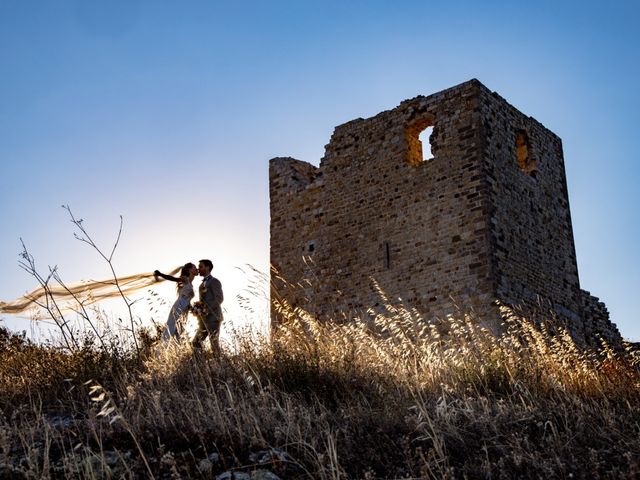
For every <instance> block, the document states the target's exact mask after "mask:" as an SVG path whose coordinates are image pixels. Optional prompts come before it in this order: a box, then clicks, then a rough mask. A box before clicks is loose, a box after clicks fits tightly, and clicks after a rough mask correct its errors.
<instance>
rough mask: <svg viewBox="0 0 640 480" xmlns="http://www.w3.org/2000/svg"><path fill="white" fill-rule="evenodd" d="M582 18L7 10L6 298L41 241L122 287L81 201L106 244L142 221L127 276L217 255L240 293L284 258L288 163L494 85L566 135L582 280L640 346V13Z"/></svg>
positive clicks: (66, 270) (343, 11)
mask: <svg viewBox="0 0 640 480" xmlns="http://www.w3.org/2000/svg"><path fill="white" fill-rule="evenodd" d="M576 5H577V4H576ZM576 5H571V3H563V2H537V3H536V4H522V5H514V4H513V3H512V2H510V3H508V2H482V3H478V2H448V3H444V4H438V5H435V4H433V3H432V2H417V1H415V2H414V1H407V2H401V3H389V2H337V1H335V2H334V1H330V2H251V4H246V3H245V2H238V3H228V4H219V3H217V2H206V1H195V2H190V3H189V6H188V7H187V6H185V5H180V4H177V3H175V4H174V3H171V2H151V1H142V0H140V1H135V0H134V1H127V2H125V1H124V0H122V1H117V2H113V1H109V2H107V1H98V2H81V1H80V0H77V1H69V2H63V3H60V2H54V1H45V2H39V3H38V6H37V8H34V6H33V5H32V4H31V3H29V2H18V1H5V2H1V3H0V61H1V62H2V65H3V75H2V76H1V77H0V87H1V88H0V107H1V108H0V179H1V180H2V189H0V204H1V205H2V208H1V209H0V222H1V223H2V226H3V228H2V229H0V252H2V255H1V256H0V272H1V273H2V275H0V298H2V299H12V298H15V297H17V296H19V295H21V294H23V293H25V292H26V291H28V290H30V289H31V288H33V286H34V285H33V280H32V279H31V278H29V277H28V276H26V275H25V274H24V273H23V272H22V271H21V270H20V269H19V268H18V266H17V259H18V257H17V255H18V253H19V252H20V242H19V238H20V237H22V238H24V240H25V242H26V244H27V246H28V247H29V248H30V249H31V250H32V253H33V254H34V255H35V257H36V259H37V260H38V262H39V264H40V265H41V266H42V267H44V268H45V269H46V267H47V265H58V266H59V267H60V269H61V271H62V273H63V275H64V278H66V279H68V280H69V281H75V280H79V279H82V278H97V277H103V276H104V274H105V267H104V265H102V264H101V263H100V261H99V260H98V259H96V258H95V255H94V254H93V252H90V251H89V250H88V249H85V248H83V247H84V246H83V245H78V244H77V243H75V241H74V239H73V237H72V228H71V225H70V224H69V223H68V221H67V218H66V217H65V213H64V211H63V210H62V209H60V207H59V205H61V204H69V205H70V206H71V207H72V208H73V209H74V211H75V212H76V213H77V214H78V215H79V216H81V217H83V218H85V219H86V222H87V225H88V226H89V227H90V228H91V229H92V231H93V232H95V234H96V236H97V239H98V240H99V241H100V244H101V245H109V244H110V242H112V240H113V238H114V236H115V233H116V232H117V226H118V221H119V215H123V216H124V219H125V229H124V232H123V238H122V243H121V245H120V247H119V250H118V253H117V254H116V256H115V263H116V267H117V271H118V272H119V273H122V274H127V273H131V272H138V271H149V270H152V269H154V268H161V267H162V268H164V267H165V266H169V267H170V266H174V265H179V264H181V263H184V262H185V261H189V260H191V261H195V260H198V259H199V258H200V257H211V258H212V259H213V260H214V262H215V263H216V265H218V267H217V269H216V273H217V274H218V275H219V278H220V279H221V280H222V282H223V284H224V285H227V287H226V288H227V289H228V290H229V292H232V291H233V290H234V289H235V290H236V291H239V290H241V286H242V285H241V284H242V280H240V279H238V280H236V279H235V277H234V273H233V272H234V267H235V266H240V265H243V264H245V263H251V264H254V265H256V266H257V267H258V268H261V269H263V270H266V269H267V266H268V248H269V237H268V225H269V218H268V176H267V160H268V159H269V158H271V157H274V156H293V157H296V158H299V159H301V160H306V161H309V162H311V163H314V164H317V163H318V162H319V160H320V158H321V157H322V155H323V147H324V145H325V144H326V143H327V142H328V140H329V138H330V135H331V132H332V130H333V127H334V126H336V125H338V124H340V123H343V122H345V121H348V120H351V119H353V118H357V117H367V116H370V115H373V114H376V113H377V112H379V111H382V110H385V109H388V108H392V107H394V106H395V105H397V104H398V103H399V102H400V101H401V100H403V99H406V98H411V97H413V96H415V95H418V94H429V93H432V92H436V91H439V90H442V89H444V88H447V87H449V86H452V85H455V84H457V83H460V82H462V81H465V80H468V79H470V78H473V77H475V78H478V79H480V80H481V81H482V82H483V83H484V84H485V85H487V86H488V87H489V88H492V89H494V90H496V91H498V92H499V93H500V95H502V96H503V97H505V98H506V99H507V100H508V101H510V102H511V103H513V104H514V105H515V106H516V107H517V108H519V109H520V110H521V111H523V112H525V113H526V114H528V115H532V116H533V117H535V118H536V119H538V120H540V121H541V122H542V123H543V124H544V125H545V126H546V127H548V128H549V129H551V130H552V131H554V132H555V133H557V134H558V135H559V136H560V137H561V138H562V139H563V145H564V153H565V162H566V169H567V178H568V184H569V185H568V187H569V197H570V201H571V210H572V219H573V226H574V233H575V240H576V250H577V257H578V264H579V265H578V266H579V272H580V280H581V285H582V286H583V287H584V288H585V289H587V290H589V291H591V292H592V293H593V294H595V295H596V296H598V297H600V298H602V299H603V300H604V301H605V302H606V303H607V305H608V307H609V309H610V311H611V314H612V319H613V320H614V321H615V322H617V323H618V325H619V326H620V329H621V331H622V333H623V334H624V335H625V336H627V337H631V338H635V339H640V327H639V326H638V325H637V324H636V323H635V322H634V321H633V318H634V316H635V315H636V313H635V312H636V306H635V305H634V303H633V299H634V296H635V292H636V290H637V288H636V286H637V285H638V284H640V273H639V272H640V268H639V267H640V253H638V249H637V248H636V246H635V244H636V243H637V239H638V237H639V236H640V219H639V217H638V215H637V213H636V210H637V205H638V199H637V194H636V186H635V184H636V182H637V179H638V178H639V177H640V166H639V165H638V162H635V161H634V158H635V157H634V155H635V151H636V148H635V145H634V142H635V140H634V139H635V138H636V137H637V135H636V132H635V129H636V125H638V123H639V122H638V112H640V101H639V94H638V90H637V87H636V85H635V79H636V78H638V74H639V73H640V72H639V71H638V70H639V69H640V67H639V65H640V61H639V60H640V59H639V58H638V56H639V55H640V53H639V52H640V48H638V45H639V44H640V41H639V40H640V39H639V38H638V30H637V28H636V25H635V23H634V22H635V19H636V18H637V17H638V13H639V8H640V7H639V6H638V5H637V4H636V3H634V2H614V4H601V3H594V2H581V3H580V4H579V6H578V7H579V8H578V7H577V6H576ZM167 296H168V297H169V299H170V298H171V296H172V295H171V294H170V292H168V293H167ZM234 301H235V300H234V297H233V294H229V295H228V296H227V300H226V302H225V303H226V306H227V308H231V306H230V305H231V303H229V302H234ZM16 325H17V324H16ZM25 328H26V327H25Z"/></svg>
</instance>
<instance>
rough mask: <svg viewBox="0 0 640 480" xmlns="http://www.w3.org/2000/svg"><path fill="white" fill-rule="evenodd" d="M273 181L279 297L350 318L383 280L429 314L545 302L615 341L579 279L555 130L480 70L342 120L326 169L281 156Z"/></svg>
mask: <svg viewBox="0 0 640 480" xmlns="http://www.w3.org/2000/svg"><path fill="white" fill-rule="evenodd" d="M430 127H432V129H431V128H430ZM425 129H429V130H428V131H429V132H431V134H430V136H429V137H428V139H424V142H423V141H421V139H420V134H421V132H423V131H424V130H425ZM426 142H429V143H430V148H431V155H425V152H426V151H427V145H426ZM425 157H429V158H425ZM269 180H270V197H271V202H270V205H271V264H272V266H273V267H274V268H275V269H277V272H278V275H277V276H276V275H273V278H272V283H273V285H274V286H273V288H272V297H273V298H275V299H278V298H281V299H286V300H287V301H288V302H289V303H290V304H291V305H293V306H298V307H301V308H304V309H305V310H307V311H308V312H310V313H311V314H313V315H315V316H317V317H318V318H321V319H322V318H345V317H346V318H348V317H350V316H355V315H362V314H363V313H364V312H365V311H366V310H367V309H369V308H373V309H376V308H377V307H379V306H380V304H381V302H383V300H382V299H381V297H380V294H379V292H377V291H376V290H375V289H374V288H373V282H374V281H375V282H377V284H378V285H379V286H380V288H381V289H382V290H383V291H384V292H385V293H386V295H387V296H388V297H389V298H390V299H392V300H393V299H397V298H401V299H402V301H403V302H404V304H405V305H408V306H410V307H414V308H416V309H417V310H418V311H419V312H420V313H421V314H422V315H423V317H424V318H425V319H426V321H431V320H432V319H436V318H440V319H442V318H445V317H446V315H447V314H449V313H453V312H455V311H456V310H457V309H459V308H462V309H463V310H464V309H468V308H473V309H474V310H475V311H476V312H477V313H478V314H479V315H480V316H481V317H483V318H495V319H498V311H497V307H496V306H495V301H496V300H499V301H501V302H502V303H505V304H508V305H522V306H534V305H540V304H543V305H548V306H550V307H551V308H552V309H553V310H554V311H555V312H556V313H557V314H558V315H559V316H560V317H561V318H563V319H564V320H565V321H567V324H568V325H569V327H570V328H571V330H572V332H573V333H574V335H575V336H577V337H582V338H586V339H587V340H589V339H593V338H594V334H595V333H600V334H602V335H604V336H605V337H606V338H609V339H611V340H614V341H618V340H619V339H620V335H619V333H618V331H617V329H616V327H615V325H613V324H612V323H611V322H610V321H609V315H608V312H607V310H606V308H605V306H604V304H603V303H600V302H599V301H598V299H597V298H595V297H592V296H591V295H590V294H589V293H588V292H586V291H584V290H582V289H581V288H580V283H579V279H578V269H577V264H576V255H575V247H574V241H573V231H572V226H571V214H570V211H569V199H568V195H567V184H566V178H565V169H564V160H563V153H562V143H561V140H560V138H559V137H558V136H556V135H555V134H554V133H553V132H551V131H549V130H547V129H546V128H545V127H544V126H543V125H542V124H540V123H539V122H538V121H536V120H535V119H533V118H531V117H528V116H526V115H524V114H523V113H521V112H519V111H518V110H517V109H516V108H514V107H513V106H511V105H510V104H509V103H507V102H506V101H505V100H504V99H503V98H501V97H500V96H499V95H498V94H497V93H492V92H491V91H490V90H488V89H487V88H486V87H485V86H484V85H482V84H481V83H480V82H479V81H477V80H470V81H468V82H465V83H463V84H461V85H458V86H455V87H452V88H449V89H447V90H444V91H442V92H438V93H435V94H433V95H430V96H428V97H423V96H419V97H416V98H413V99H411V100H406V101H404V102H402V103H401V104H400V105H399V106H398V107H396V108H394V109H393V110H389V111H385V112H382V113H379V114H378V115H376V116H374V117H372V118H368V119H362V118H358V119H356V120H353V121H350V122H347V123H345V124H343V125H340V126H338V127H336V129H335V131H334V133H333V135H332V137H331V141H330V143H329V144H328V145H327V146H326V152H325V155H324V157H323V158H322V159H321V161H320V166H319V167H315V166H313V165H311V164H309V163H305V162H302V161H299V160H295V159H292V158H274V159H272V160H271V161H270V163H269ZM272 321H273V322H274V323H275V324H277V321H278V314H277V312H276V311H275V310H272Z"/></svg>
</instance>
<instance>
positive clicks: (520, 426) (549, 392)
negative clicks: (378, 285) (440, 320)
mask: <svg viewBox="0 0 640 480" xmlns="http://www.w3.org/2000/svg"><path fill="white" fill-rule="evenodd" d="M286 313H287V315H286V316H287V318H288V320H287V321H286V322H285V323H284V324H283V325H282V326H281V327H280V328H279V329H278V330H277V331H275V332H274V333H273V336H272V338H271V339H266V338H261V337H256V336H255V335H253V336H247V337H244V339H243V338H239V339H237V342H236V348H235V349H234V350H233V351H227V352H226V353H225V354H223V355H222V356H221V357H219V358H214V357H212V356H210V355H209V354H206V353H205V354H194V352H192V351H191V350H190V349H189V348H188V346H187V345H184V344H173V345H170V346H168V347H166V348H159V347H158V346H157V345H156V344H154V338H156V336H154V335H147V336H145V337H144V338H142V339H140V341H139V342H138V345H139V349H140V353H136V352H130V351H129V352H127V351H118V350H109V349H106V350H105V349H104V348H103V347H99V348H97V347H91V346H87V347H86V349H84V350H80V351H76V352H68V351H64V350H61V349H55V348H53V347H42V346H36V345H32V344H29V342H27V341H25V340H24V339H19V338H16V337H15V336H12V335H10V334H8V333H7V332H6V331H4V333H3V335H4V337H3V338H2V347H1V349H0V361H1V362H2V363H1V364H2V367H1V370H0V406H1V408H2V418H0V452H1V456H0V476H2V475H4V476H8V475H10V476H12V478H20V477H22V478H36V477H37V478H44V477H49V476H50V477H56V478H68V477H74V478H121V477H122V478H144V477H158V478H213V477H215V474H219V473H221V472H223V471H235V472H254V477H255V478H258V474H256V473H255V472H256V471H264V469H265V468H267V469H269V470H270V471H271V472H273V473H275V474H277V475H279V476H280V478H321V479H337V478H634V476H637V475H640V464H639V463H638V458H639V457H638V452H640V435H639V433H640V415H639V414H640V401H639V400H640V395H639V391H640V390H639V387H640V375H639V373H638V367H639V362H638V359H639V357H638V354H637V352H635V351H634V350H632V349H631V345H628V347H629V348H628V350H627V351H623V352H621V351H615V350H614V349H612V348H610V347H609V346H607V345H603V346H602V348H600V349H598V350H596V349H591V350H585V349H582V348H580V347H578V346H577V345H576V344H575V343H574V342H573V341H572V339H571V337H570V336H569V335H568V333H566V332H564V331H561V330H560V331H559V333H557V334H555V335H551V334H550V333H549V331H548V329H546V327H545V326H544V325H538V324H534V323H533V322H530V321H528V320H527V319H523V318H518V317H517V316H515V315H514V314H513V313H512V312H508V311H505V318H506V325H505V330H506V333H505V334H503V335H501V336H495V335H493V334H491V333H490V332H489V331H487V330H485V329H483V328H480V327H479V326H478V325H479V321H478V319H475V318H470V317H461V318H451V319H449V322H450V328H449V333H448V335H447V336H446V337H443V336H442V335H441V334H440V333H438V330H437V328H435V326H432V325H430V324H428V323H427V322H425V320H424V319H422V318H420V316H419V315H418V314H417V313H416V312H413V311H410V310H407V309H405V308H403V307H402V306H392V305H388V308H387V313H386V314H385V315H377V316H376V317H375V318H374V320H373V321H367V322H365V321H358V320H354V321H352V322H350V323H346V324H345V323H341V324H337V323H331V322H324V323H319V322H316V321H314V319H313V318H310V317H309V316H308V315H306V314H305V313H304V312H302V311H288V312H286ZM88 382H90V383H88ZM92 398H93V400H96V401H92ZM269 449H276V450H269ZM261 451H271V452H275V453H273V455H272V456H271V457H268V458H269V460H267V461H266V462H265V461H263V460H256V458H258V457H257V456H256V452H261Z"/></svg>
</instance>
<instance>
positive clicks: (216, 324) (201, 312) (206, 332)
mask: <svg viewBox="0 0 640 480" xmlns="http://www.w3.org/2000/svg"><path fill="white" fill-rule="evenodd" d="M211 270H213V263H212V262H211V260H206V259H205V260H200V262H198V266H197V267H196V266H195V265H194V264H193V263H186V264H185V265H184V266H183V267H182V269H181V270H180V277H173V276H171V275H165V274H164V273H161V272H159V271H158V270H156V271H155V272H153V274H154V276H156V277H161V278H164V279H165V280H170V281H172V282H176V283H177V290H178V299H177V300H176V302H175V303H174V304H173V306H172V307H171V311H170V312H169V318H168V319H167V325H166V327H165V329H164V332H163V333H162V339H163V340H164V341H169V340H171V339H172V338H174V339H176V340H178V339H179V338H180V334H181V333H182V330H183V328H184V321H185V320H186V318H187V314H188V313H189V311H192V312H193V313H194V314H195V315H196V317H197V319H198V329H197V331H196V334H195V336H194V337H193V340H192V341H191V345H192V346H193V347H194V348H200V347H201V346H202V341H203V340H204V339H205V338H207V336H208V337H209V341H210V342H211V350H212V351H213V352H214V353H217V352H218V351H219V349H220V345H219V340H218V339H219V336H220V325H221V324H222V308H221V307H220V304H221V303H222V301H223V300H224V296H223V294H222V284H221V283H220V280H218V279H217V278H214V277H212V276H211ZM196 275H200V276H201V277H202V283H201V284H200V288H199V291H198V293H199V298H200V301H198V302H196V303H195V304H194V305H193V306H192V305H191V299H192V298H193V297H194V296H195V293H194V290H193V279H194V278H195V277H196Z"/></svg>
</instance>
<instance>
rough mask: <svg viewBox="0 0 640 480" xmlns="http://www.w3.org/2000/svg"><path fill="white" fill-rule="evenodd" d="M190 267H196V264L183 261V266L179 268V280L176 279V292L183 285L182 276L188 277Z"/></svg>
mask: <svg viewBox="0 0 640 480" xmlns="http://www.w3.org/2000/svg"><path fill="white" fill-rule="evenodd" d="M192 268H196V266H195V265H194V264H193V263H191V262H189V263H185V264H184V265H183V267H182V268H181V269H180V280H178V284H177V285H176V290H178V293H180V289H182V287H184V280H183V278H185V277H187V278H189V272H190V271H191V269H192Z"/></svg>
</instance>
